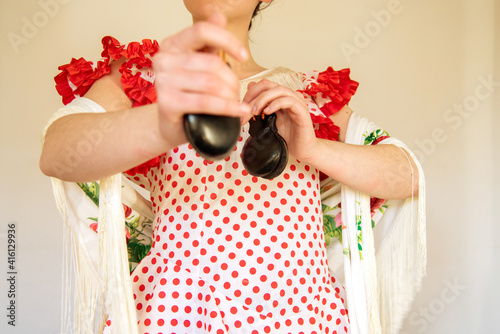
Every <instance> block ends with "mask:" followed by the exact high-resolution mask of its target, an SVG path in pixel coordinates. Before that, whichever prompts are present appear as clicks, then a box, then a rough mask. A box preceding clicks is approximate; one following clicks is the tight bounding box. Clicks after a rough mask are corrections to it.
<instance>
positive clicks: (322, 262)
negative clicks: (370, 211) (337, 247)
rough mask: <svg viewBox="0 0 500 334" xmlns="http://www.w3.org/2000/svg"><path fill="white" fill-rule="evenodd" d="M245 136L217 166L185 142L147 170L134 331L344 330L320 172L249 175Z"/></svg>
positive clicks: (297, 165) (294, 164) (295, 168)
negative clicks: (148, 199) (150, 211)
mask: <svg viewBox="0 0 500 334" xmlns="http://www.w3.org/2000/svg"><path fill="white" fill-rule="evenodd" d="M247 130H248V127H245V128H243V131H242V136H241V138H240V140H239V142H238V144H237V147H236V149H235V150H234V151H233V152H232V154H231V155H230V156H229V157H228V158H226V159H224V160H222V161H217V162H209V161H206V160H204V159H202V158H200V157H198V156H197V154H196V153H195V151H194V150H193V149H192V147H191V146H190V145H183V146H181V147H179V148H177V149H175V150H173V151H172V152H171V153H170V154H169V155H168V156H165V157H162V160H161V163H160V166H159V168H157V169H156V168H153V169H151V170H150V171H149V172H148V174H147V177H148V179H149V180H150V181H151V194H152V201H153V207H154V211H155V214H156V222H155V231H154V232H155V233H154V242H153V246H152V249H151V252H150V254H149V255H148V256H146V258H144V259H143V260H142V261H141V263H140V264H139V265H138V267H137V268H136V269H135V271H134V272H133V274H132V280H133V286H134V298H135V301H136V305H137V315H138V319H139V327H140V332H141V333H167V332H168V333H172V332H173V333H297V334H298V333H314V332H315V333H335V332H337V333H346V332H348V327H349V322H348V318H347V315H346V310H345V307H344V304H343V300H342V298H341V294H342V289H343V288H342V286H341V285H340V284H338V283H337V281H336V280H335V278H333V277H332V276H331V275H330V273H329V269H328V265H327V262H326V253H325V246H324V239H323V227H322V212H321V202H320V197H319V195H320V194H319V180H318V171H317V170H314V169H312V168H310V167H309V166H308V165H306V164H303V163H301V162H299V161H297V160H295V159H293V158H292V159H290V161H289V164H288V166H287V167H286V169H285V171H284V173H283V174H281V175H280V176H279V177H277V178H275V179H273V180H265V179H262V178H257V177H253V176H251V175H249V174H248V173H247V172H246V171H245V169H244V168H243V166H242V164H241V158H240V154H241V148H242V146H243V144H244V141H245V140H246V138H247V137H248V131H247ZM110 329H112V326H111V328H110Z"/></svg>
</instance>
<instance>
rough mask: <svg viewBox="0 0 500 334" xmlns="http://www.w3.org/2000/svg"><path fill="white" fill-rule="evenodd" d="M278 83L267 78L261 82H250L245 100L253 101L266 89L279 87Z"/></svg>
mask: <svg viewBox="0 0 500 334" xmlns="http://www.w3.org/2000/svg"><path fill="white" fill-rule="evenodd" d="M277 86H278V84H277V83H275V82H272V81H269V80H266V79H263V80H261V81H259V82H250V83H249V84H248V86H247V92H246V94H245V96H244V97H243V102H246V103H249V104H250V103H251V102H252V101H254V100H255V99H256V98H257V97H258V96H259V95H260V94H262V93H263V92H264V91H266V90H269V89H272V88H274V87H277Z"/></svg>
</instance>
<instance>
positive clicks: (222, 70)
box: [153, 53, 240, 99]
mask: <svg viewBox="0 0 500 334" xmlns="http://www.w3.org/2000/svg"><path fill="white" fill-rule="evenodd" d="M153 67H154V70H155V73H156V76H157V80H158V79H160V78H162V74H179V75H180V74H182V73H186V74H195V73H198V74H205V75H210V76H213V78H212V79H209V78H206V80H218V81H220V84H221V85H224V86H227V87H231V88H232V89H233V91H234V98H236V99H239V94H240V84H239V80H238V78H237V77H236V75H235V74H234V72H233V71H232V70H231V69H230V68H229V67H228V66H227V65H226V64H225V63H224V62H223V61H222V60H221V59H220V58H219V57H217V56H216V55H212V54H206V53H192V54H188V55H166V54H164V55H159V56H158V57H156V58H155V59H154V61H153ZM163 78H165V77H163ZM160 80H161V79H160ZM160 84H161V83H160ZM167 84H168V83H167ZM191 85H192V86H197V85H198V82H197V81H192V82H191Z"/></svg>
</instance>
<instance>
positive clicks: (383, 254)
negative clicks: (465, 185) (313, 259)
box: [322, 113, 427, 334]
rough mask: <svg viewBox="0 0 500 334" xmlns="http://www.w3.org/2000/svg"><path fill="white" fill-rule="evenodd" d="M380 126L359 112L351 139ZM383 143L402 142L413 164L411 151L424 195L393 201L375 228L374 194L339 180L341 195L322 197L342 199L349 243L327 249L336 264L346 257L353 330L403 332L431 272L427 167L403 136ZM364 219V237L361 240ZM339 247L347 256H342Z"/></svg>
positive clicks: (372, 333)
mask: <svg viewBox="0 0 500 334" xmlns="http://www.w3.org/2000/svg"><path fill="white" fill-rule="evenodd" d="M378 129H380V128H378V127H377V126H375V124H373V123H371V122H369V121H368V120H367V119H366V118H363V117H361V116H360V115H358V114H356V113H353V114H352V116H351V118H350V120H349V126H348V129H347V134H346V143H349V144H355V145H363V143H364V140H365V138H366V136H368V135H369V134H371V133H373V132H374V131H375V130H378ZM381 144H392V145H396V146H398V147H399V148H401V149H402V150H401V151H402V153H401V154H404V155H406V158H407V160H408V164H410V160H409V159H410V157H411V158H412V159H413V161H415V164H416V165H417V167H418V176H419V183H418V186H419V192H418V194H419V196H418V198H413V197H412V198H408V199H407V200H400V201H389V206H388V208H387V211H386V212H385V213H384V215H383V217H382V218H381V220H380V221H379V222H378V224H377V226H376V227H375V229H372V221H371V214H370V196H368V195H366V194H363V193H360V192H359V191H355V190H352V189H350V188H349V187H347V186H345V185H341V186H340V185H339V186H340V198H339V193H338V191H335V189H333V191H329V192H325V193H324V194H323V197H322V202H323V203H325V204H327V205H329V206H331V207H334V206H335V205H336V204H338V201H339V200H340V201H341V206H342V222H343V225H344V226H345V228H344V229H343V231H342V240H343V246H341V247H343V249H339V245H338V244H337V245H335V246H332V247H329V248H328V249H327V251H328V257H329V263H330V264H331V266H330V267H331V268H332V267H335V266H336V265H337V266H338V263H341V261H339V260H340V258H341V257H342V258H343V263H344V266H343V271H344V277H345V281H344V284H345V289H346V296H347V306H348V309H349V319H350V323H351V332H352V333H353V334H365V333H366V334H368V333H370V334H378V333H383V334H396V333H398V332H399V330H400V328H401V325H402V322H403V320H404V318H405V316H406V315H407V313H408V311H409V309H410V306H411V303H412V301H413V298H414V296H415V294H416V292H417V291H418V290H419V289H420V287H421V282H422V278H423V276H424V275H425V266H426V259H427V252H426V228H425V178H424V172H423V170H422V167H421V166H420V164H419V163H418V161H417V159H416V157H415V156H414V155H413V154H412V153H411V151H410V150H409V149H408V147H406V146H405V145H404V144H403V143H402V142H401V141H399V140H397V139H395V138H387V139H384V140H383V141H381V142H380V143H379V145H381ZM408 154H409V155H410V156H408ZM414 172H416V171H414ZM327 182H328V181H327ZM330 182H331V181H330ZM322 186H323V185H322ZM338 188H339V187H337V190H339V189H338ZM412 189H414V185H413V184H412ZM359 225H360V226H361V236H362V242H359V245H358V235H359V232H358V228H359ZM360 245H362V255H361V252H360V251H359V247H360ZM339 253H340V254H343V255H344V256H342V255H341V256H339ZM339 271H342V270H341V269H340V270H339V268H338V267H337V268H336V273H337V275H338V272H339Z"/></svg>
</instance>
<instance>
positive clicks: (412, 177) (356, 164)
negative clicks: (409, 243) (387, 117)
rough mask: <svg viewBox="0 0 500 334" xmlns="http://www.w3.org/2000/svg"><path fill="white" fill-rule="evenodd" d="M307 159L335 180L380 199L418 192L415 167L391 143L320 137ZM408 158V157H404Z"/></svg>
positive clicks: (405, 153)
mask: <svg viewBox="0 0 500 334" xmlns="http://www.w3.org/2000/svg"><path fill="white" fill-rule="evenodd" d="M314 156H315V160H314V161H311V162H310V163H311V164H312V165H313V166H314V167H316V168H317V169H319V170H321V171H322V172H323V173H325V174H327V175H328V176H330V177H331V178H333V179H335V180H337V181H338V182H340V183H342V184H345V185H347V186H349V187H351V188H353V189H356V190H359V191H361V192H363V193H366V194H369V195H370V196H374V197H378V198H383V199H399V198H408V197H411V196H412V191H413V195H415V196H417V195H418V169H417V167H416V165H415V163H414V161H413V160H412V158H411V156H410V155H409V154H408V153H407V152H404V151H402V149H400V148H399V147H397V146H395V145H373V146H362V145H351V144H346V143H341V142H334V141H328V140H320V141H319V145H318V151H317V153H316V154H314ZM408 160H409V161H408Z"/></svg>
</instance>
